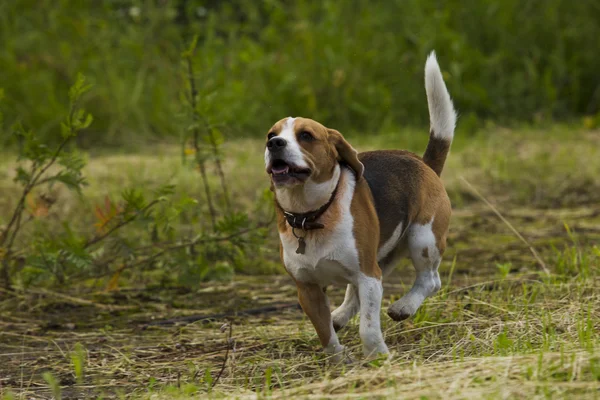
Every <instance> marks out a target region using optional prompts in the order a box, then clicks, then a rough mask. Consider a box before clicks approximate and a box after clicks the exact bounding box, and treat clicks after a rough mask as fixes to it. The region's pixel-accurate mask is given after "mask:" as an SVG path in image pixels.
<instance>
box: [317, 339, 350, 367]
mask: <svg viewBox="0 0 600 400" xmlns="http://www.w3.org/2000/svg"><path fill="white" fill-rule="evenodd" d="M324 351H325V354H329V355H331V357H330V360H331V362H332V363H334V364H339V363H342V362H345V363H350V362H352V360H351V359H350V357H349V355H348V352H347V350H346V347H345V346H342V345H341V344H338V345H335V346H331V347H330V346H327V347H326V348H325V350H324Z"/></svg>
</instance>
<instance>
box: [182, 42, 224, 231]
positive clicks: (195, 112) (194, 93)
mask: <svg viewBox="0 0 600 400" xmlns="http://www.w3.org/2000/svg"><path fill="white" fill-rule="evenodd" d="M192 56H193V53H190V54H189V55H188V56H187V57H186V61H187V66H188V80H189V84H190V104H191V106H192V116H193V119H194V122H198V119H199V115H198V110H197V104H196V96H197V95H198V91H197V90H196V80H195V78H194V66H193V63H192ZM193 132H194V150H195V152H196V163H197V164H198V167H199V169H200V175H201V176H202V184H203V185H204V192H205V194H206V202H207V204H208V209H209V211H210V220H211V223H212V229H213V231H216V228H217V223H216V220H217V216H216V212H215V208H214V206H213V203H212V197H211V194H210V186H209V184H208V178H207V176H206V165H205V164H204V160H203V159H202V156H201V154H200V145H199V144H198V137H199V136H200V131H199V129H198V127H197V126H196V124H194V129H193Z"/></svg>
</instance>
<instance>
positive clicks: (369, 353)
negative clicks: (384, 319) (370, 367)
mask: <svg viewBox="0 0 600 400" xmlns="http://www.w3.org/2000/svg"><path fill="white" fill-rule="evenodd" d="M363 352H364V355H365V357H366V358H368V359H370V358H377V357H379V356H380V355H388V354H390V351H389V350H388V347H387V346H386V344H385V343H384V342H383V341H382V342H379V343H377V344H376V345H375V346H371V347H366V346H365V347H364V348H363Z"/></svg>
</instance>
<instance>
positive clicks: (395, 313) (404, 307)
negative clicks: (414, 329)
mask: <svg viewBox="0 0 600 400" xmlns="http://www.w3.org/2000/svg"><path fill="white" fill-rule="evenodd" d="M416 312H417V307H415V306H414V305H412V304H410V303H409V304H405V303H404V302H402V299H400V300H398V301H397V302H395V303H394V304H392V305H391V306H389V307H388V310H387V315H388V316H389V317H390V318H391V319H393V320H394V321H404V320H405V319H407V318H410V317H412V316H413V315H415V313H416Z"/></svg>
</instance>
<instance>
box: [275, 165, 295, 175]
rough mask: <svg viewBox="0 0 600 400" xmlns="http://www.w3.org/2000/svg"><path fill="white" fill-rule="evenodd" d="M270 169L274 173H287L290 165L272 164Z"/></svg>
mask: <svg viewBox="0 0 600 400" xmlns="http://www.w3.org/2000/svg"><path fill="white" fill-rule="evenodd" d="M271 170H272V171H273V173H274V174H287V173H288V171H289V170H290V167H289V166H288V165H278V166H276V167H275V166H274V167H273V168H272V169H271Z"/></svg>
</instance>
